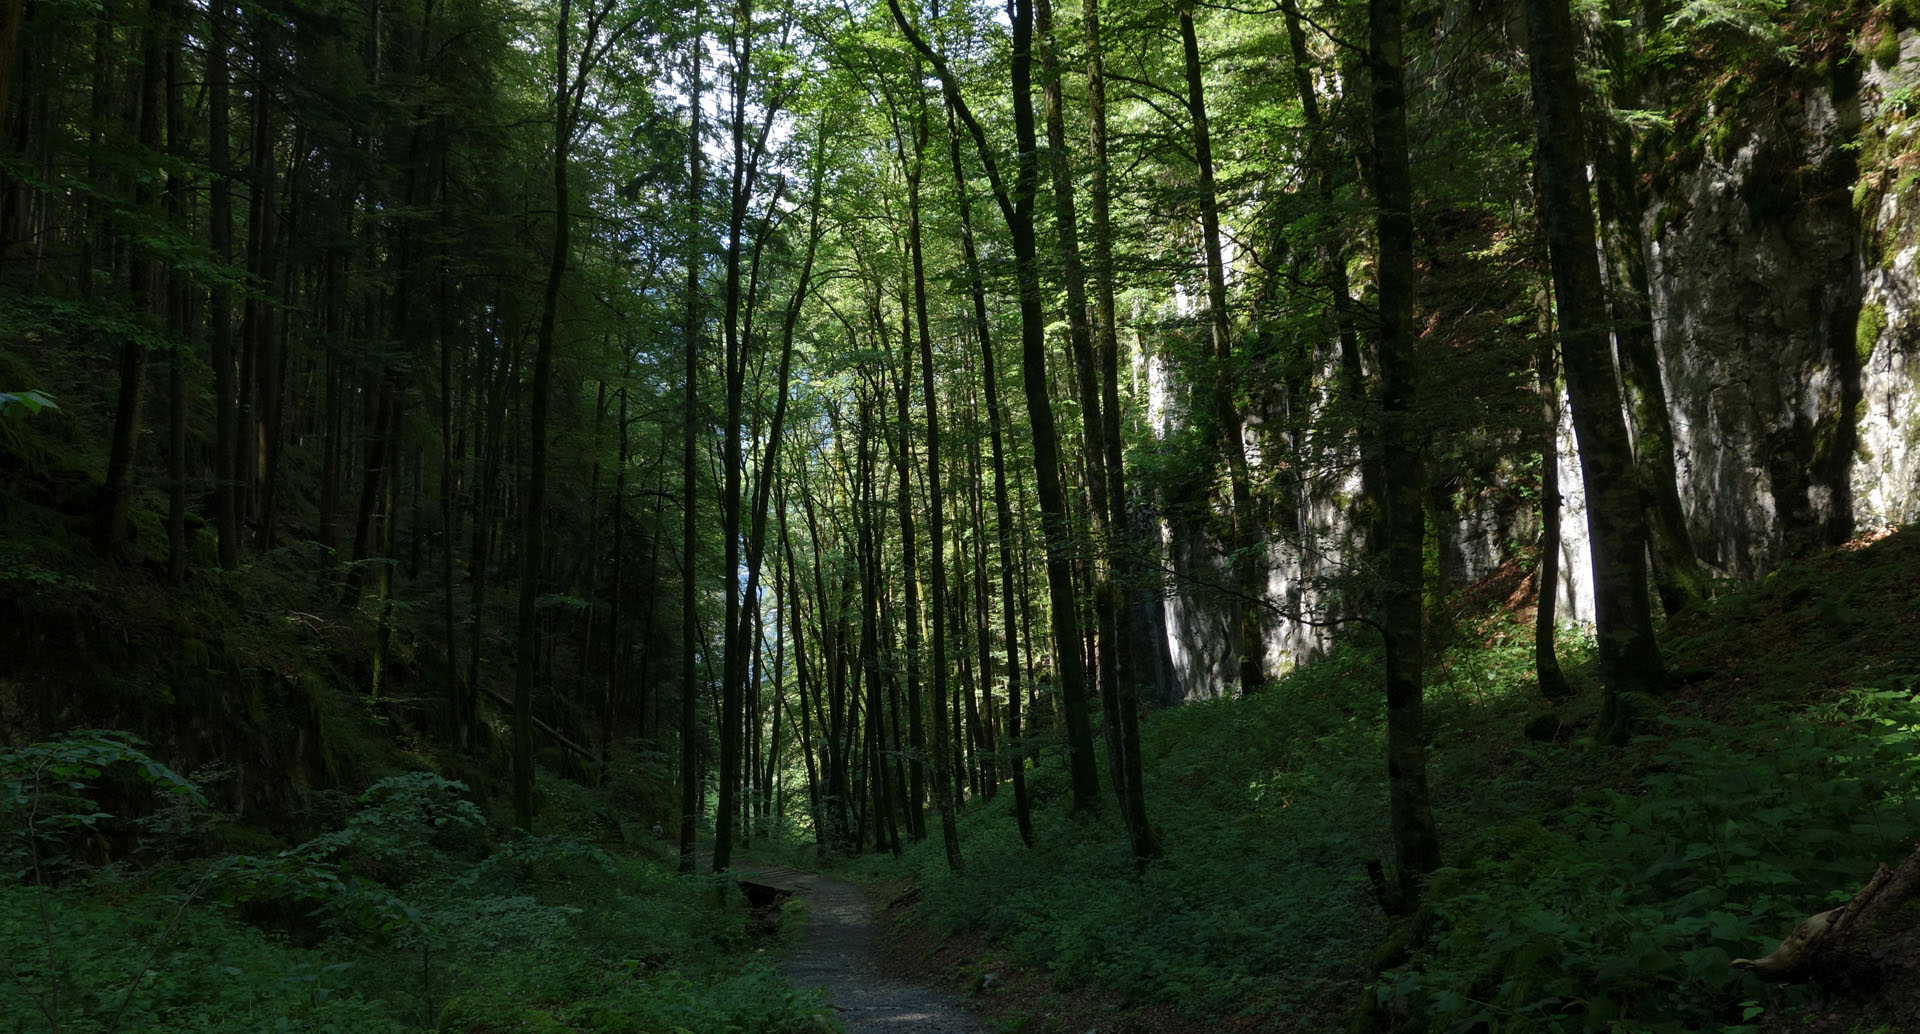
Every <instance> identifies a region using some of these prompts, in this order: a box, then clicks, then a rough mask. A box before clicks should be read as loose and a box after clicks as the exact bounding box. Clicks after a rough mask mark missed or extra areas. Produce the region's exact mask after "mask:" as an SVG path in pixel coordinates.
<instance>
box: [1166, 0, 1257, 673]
mask: <svg viewBox="0 0 1920 1034" xmlns="http://www.w3.org/2000/svg"><path fill="white" fill-rule="evenodd" d="M1180 44H1181V50H1182V52H1183V53H1184V54H1185V57H1186V71H1187V113H1188V116H1189V117H1190V118H1191V119H1192V120H1193V154H1194V165H1195V169H1196V172H1197V173H1198V178H1199V183H1198V186H1197V193H1198V196H1199V201H1200V236H1201V240H1202V242H1203V243H1204V245H1205V250H1206V264H1207V310H1208V312H1207V315H1208V319H1209V324H1210V326H1211V329H1212V334H1213V355H1212V362H1211V364H1210V365H1211V366H1212V376H1211V378H1210V380H1209V384H1210V387H1211V398H1212V405H1213V419H1214V420H1215V421H1216V422H1217V423H1218V425H1219V426H1218V428H1217V431H1218V433H1219V435H1220V448H1221V452H1222V453H1223V454H1224V456H1225V457H1226V461H1227V483H1228V495H1229V503H1230V509H1231V513H1232V516H1233V542H1232V546H1233V561H1232V567H1233V583H1234V589H1235V590H1236V591H1237V592H1238V593H1239V594H1240V601H1239V603H1240V628H1239V642H1238V643H1237V644H1236V647H1235V649H1236V651H1237V653H1238V655H1239V660H1238V670H1239V676H1240V692H1241V693H1243V694H1244V693H1252V692H1255V691H1256V690H1258V689H1259V688H1260V687H1261V686H1262V685H1263V684H1265V682H1266V678H1267V676H1266V652H1267V646H1266V632H1265V596H1266V563H1265V561H1264V560H1263V559H1262V557H1261V550H1262V549H1263V548H1264V546H1263V545H1262V541H1261V540H1262V536H1261V534H1260V529H1259V522H1258V517H1257V515H1256V514H1255V512H1254V506H1253V482H1252V479H1251V478H1250V477H1249V475H1248V473H1247V447H1246V441H1245V438H1244V436H1243V432H1242V430H1241V423H1240V409H1239V406H1237V405H1236V404H1235V402H1234V398H1233V391H1234V389H1233V384H1234V378H1233V323H1232V320H1231V319H1230V317H1229V314H1228V312H1227V273H1226V264H1225V261H1224V259H1223V257H1222V253H1221V246H1220V201H1219V196H1218V194H1217V192H1216V190H1215V187H1214V180H1213V139H1212V133H1211V132H1210V131H1209V130H1208V127H1207V99H1206V91H1205V88H1204V86H1203V84H1202V79H1201V68H1200V42H1199V39H1198V37H1197V36H1195V34H1194V31H1193V8H1191V7H1189V6H1185V5H1183V6H1182V7H1181V8H1180Z"/></svg>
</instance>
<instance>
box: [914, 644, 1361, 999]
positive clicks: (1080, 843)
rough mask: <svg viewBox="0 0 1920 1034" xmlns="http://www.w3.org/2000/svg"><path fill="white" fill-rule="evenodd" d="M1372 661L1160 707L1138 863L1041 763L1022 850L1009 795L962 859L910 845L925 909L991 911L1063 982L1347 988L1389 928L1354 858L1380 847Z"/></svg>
mask: <svg viewBox="0 0 1920 1034" xmlns="http://www.w3.org/2000/svg"><path fill="white" fill-rule="evenodd" d="M1376 663H1377V652H1376V651H1373V650H1370V649H1343V650H1340V651H1336V652H1335V653H1334V654H1333V655H1332V657H1331V658H1330V659H1329V660H1327V661H1325V662H1323V663H1321V664H1318V665H1314V666H1311V667H1308V668H1306V669H1304V670H1303V671H1301V672H1299V673H1297V674H1295V675H1293V676H1291V677H1289V678H1287V679H1285V680H1283V681H1282V682H1280V683H1278V684H1277V685H1276V686H1274V687H1273V688H1272V689H1270V690H1269V691H1268V692H1266V693H1263V694H1261V695H1259V696H1257V697H1252V698H1248V699H1244V700H1235V701H1210V702H1204V703H1197V704H1192V705H1188V706H1186V707H1182V708H1180V709H1178V710H1174V711H1168V712H1160V713H1156V714H1154V715H1153V716H1152V719H1151V721H1149V722H1147V723H1146V724H1145V725H1144V726H1143V727H1142V739H1143V742H1142V751H1143V758H1144V762H1145V765H1146V779H1147V786H1146V790H1147V799H1148V801H1149V807H1150V809H1151V812H1152V817H1153V820H1154V823H1155V829H1156V831H1157V832H1158V834H1159V836H1160V838H1161V840H1162V842H1163V844H1164V845H1165V849H1166V857H1165V859H1164V860H1163V861H1160V862H1156V863H1154V864H1153V865H1152V866H1150V867H1149V868H1148V869H1147V870H1146V871H1145V872H1144V873H1140V874H1137V873H1136V871H1135V869H1134V866H1133V862H1132V859H1131V858H1130V857H1129V856H1128V854H1127V851H1126V847H1125V844H1126V841H1125V838H1124V837H1122V836H1120V835H1119V833H1118V832H1117V831H1116V829H1115V826H1116V824H1117V821H1118V820H1117V817H1116V816H1115V815H1114V814H1113V809H1112V806H1111V802H1110V801H1107V802H1104V803H1105V807H1104V809H1103V812H1102V814H1101V815H1100V817H1099V818H1098V819H1090V818H1076V817H1071V816H1068V815H1066V814H1064V805H1065V774H1064V772H1063V771H1062V770H1061V769H1060V768H1059V767H1057V766H1055V765H1053V764H1048V765H1045V766H1043V767H1041V768H1040V769H1038V770H1036V771H1034V772H1033V773H1031V775H1030V782H1029V785H1030V787H1031V789H1032V792H1033V794H1034V797H1035V799H1036V800H1041V801H1046V800H1052V801H1054V802H1055V803H1054V804H1053V805H1052V806H1050V807H1046V808H1043V809H1041V810H1039V811H1038V812H1037V813H1036V814H1035V816H1034V821H1035V825H1036V841H1037V842H1036V845H1035V847H1033V848H1032V849H1031V850H1029V849H1027V848H1026V847H1024V846H1023V845H1022V844H1021V842H1020V840H1019V837H1018V833H1017V831H1016V829H1015V826H1014V823H1013V820H1012V816H1011V811H1010V807H1011V800H1010V798H1011V795H1010V794H1006V793H1002V794H1000V795H999V796H998V797H997V798H996V800H995V801H994V802H993V803H991V804H989V805H986V806H984V807H983V808H982V809H981V810H980V811H979V812H978V813H976V814H974V815H971V816H970V817H969V820H968V822H967V824H966V826H965V828H964V830H963V833H962V836H963V839H964V841H965V843H966V845H967V862H968V868H967V872H966V874H965V875H964V876H953V875H950V874H948V873H947V871H946V867H945V862H944V859H943V857H942V856H941V854H940V850H939V847H938V844H937V842H936V841H933V840H930V841H929V843H927V844H922V845H919V846H918V847H916V848H915V849H913V851H912V852H911V853H910V854H909V855H908V858H907V861H908V863H909V864H910V865H912V866H914V867H915V868H916V869H917V870H918V872H919V877H920V880H921V881H922V886H923V888H924V893H923V904H922V905H921V907H920V911H919V917H920V918H921V919H924V920H925V921H928V922H930V923H932V924H933V926H934V927H935V928H936V929H938V930H941V931H955V930H959V929H963V928H977V929H983V930H985V931H986V932H987V933H989V934H991V935H993V936H994V937H995V938H996V939H997V940H999V941H1000V942H1001V943H1003V944H1004V945H1006V947H1007V949H1008V951H1009V952H1010V953H1011V955H1012V956H1013V958H1014V960H1015V961H1016V962H1019V963H1021V964H1024V965H1026V966H1030V967H1034V968H1039V969H1044V970H1047V971H1050V972H1051V973H1052V974H1053V976H1054V979H1055V981H1056V983H1057V984H1058V985H1060V986H1062V987H1067V986H1077V985H1093V986H1097V987H1103V988H1109V989H1112V990H1114V991H1116V992H1118V993H1119V994H1120V995H1121V996H1123V997H1124V998H1125V999H1126V1000H1127V1001H1129V1002H1175V1003H1179V1004H1180V1005H1181V1006H1182V1007H1183V1008H1185V1009H1188V1010H1191V1011H1193V1012H1194V1013H1197V1014H1212V1015H1219V1014H1230V1013H1233V1012H1237V1011H1239V1010H1241V1009H1243V1008H1248V1007H1252V1006H1255V1005H1261V1006H1267V1007H1272V1008H1275V1009H1276V1010H1281V1009H1286V1010H1294V1009H1301V1008H1306V1007H1308V1006H1309V1005H1310V1004H1312V1003H1315V1002H1318V1001H1324V1000H1325V999H1326V998H1327V997H1328V996H1329V995H1337V994H1339V991H1338V989H1339V988H1341V987H1343V986H1344V985H1345V983H1346V981H1347V980H1349V979H1350V977H1351V965H1352V963H1351V960H1352V958H1353V957H1355V956H1356V955H1359V954H1362V953H1364V951H1365V948H1366V946H1367V945H1368V944H1370V943H1371V942H1372V941H1373V940H1374V939H1375V938H1376V937H1377V935H1378V931H1379V929H1380V920H1379V917H1378V913H1377V911H1376V910H1375V909H1374V907H1373V905H1372V903H1371V901H1370V900H1369V897H1368V891H1367V888H1366V880H1365V876H1364V874H1363V872H1362V870H1361V868H1360V866H1359V864H1358V863H1357V861H1356V859H1364V858H1368V857H1375V856H1378V855H1379V854H1380V853H1381V852H1382V851H1383V850H1385V848H1386V844H1385V832H1386V807H1385V804H1386V802H1385V798H1384V795H1383V794H1382V793H1381V792H1380V782H1379V765H1378V762H1377V758H1378V757H1379V756H1380V752H1381V750H1382V749H1383V748H1382V746H1381V740H1380V734H1379V730H1378V727H1377V723H1378V720H1379V717H1380V708H1379V706H1378V703H1377V694H1373V693H1362V692H1355V689H1354V686H1353V685H1352V683H1351V681H1350V680H1351V679H1352V678H1353V677H1354V676H1355V675H1357V674H1358V673H1360V672H1363V671H1365V670H1367V669H1368V668H1369V667H1370V666H1371V665H1373V664H1376ZM930 845H931V846H930Z"/></svg>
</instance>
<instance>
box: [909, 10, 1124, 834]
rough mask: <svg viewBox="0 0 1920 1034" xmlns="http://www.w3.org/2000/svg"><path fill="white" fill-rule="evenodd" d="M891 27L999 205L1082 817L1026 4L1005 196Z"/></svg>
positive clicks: (913, 36) (1085, 781) (1072, 624)
mask: <svg viewBox="0 0 1920 1034" xmlns="http://www.w3.org/2000/svg"><path fill="white" fill-rule="evenodd" d="M887 3H888V7H889V9H890V10H891V11H892V13H893V18H894V22H895V24H896V25H898V26H899V28H900V30H901V32H902V34H904V35H905V36H906V37H907V40H908V42H909V43H910V44H912V46H913V48H914V49H915V50H917V51H919V52H920V54H921V56H922V57H925V58H927V59H928V60H929V61H930V62H931V63H932V64H933V66H934V69H935V71H936V73H937V74H938V75H939V77H940V83H941V89H942V90H944V91H945V93H946V96H947V99H948V102H949V103H951V104H952V105H953V108H954V113H955V114H957V115H958V116H959V117H960V120H961V121H962V122H963V123H964V124H965V125H966V127H967V131H968V132H969V133H970V134H971V135H972V137H973V141H974V146H975V147H976V149H977V150H978V151H979V153H980V159H981V163H982V164H983V165H984V166H985V167H986V171H987V177H988V179H989V181H990V182H991V183H992V184H993V193H994V200H995V201H997V202H998V203H999V205H1000V212H1001V215H1002V216H1003V217H1004V218H1005V220H1006V223H1007V227H1008V230H1009V231H1010V234H1011V236H1012V238H1013V253H1014V260H1015V278H1016V280H1017V281H1018V283H1019V295H1020V352H1021V357H1022V358H1021V368H1022V373H1023V375H1024V377H1025V384H1024V387H1025V391H1026V396H1027V422H1028V425H1029V427H1030V429H1031V433H1032V438H1033V466H1034V483H1035V489H1036V491H1037V493H1038V495H1039V497H1040V523H1041V532H1042V534H1043V535H1044V536H1045V539H1046V555H1047V561H1046V565H1047V596H1048V600H1049V603H1050V604H1051V606H1050V612H1051V618H1052V624H1053V639H1054V649H1055V656H1056V658H1057V659H1058V661H1059V683H1060V700H1061V711H1062V713H1063V715H1064V717H1065V721H1066V727H1067V730H1066V731H1067V772H1068V776H1069V779H1070V781H1071V784H1072V788H1073V808H1074V810H1075V811H1085V810H1087V809H1090V808H1093V807H1095V805H1096V803H1097V802H1098V799H1099V793H1100V782H1099V775H1098V773H1097V771H1096V770H1095V764H1094V760H1093V726H1092V722H1091V721H1090V719H1089V716H1088V714H1087V684H1086V667H1085V664H1084V662H1083V661H1082V659H1081V657H1080V653H1079V650H1078V647H1077V645H1076V644H1078V643H1079V642H1080V615H1079V612H1078V611H1077V609H1076V606H1077V604H1076V602H1075V599H1074V585H1073V543H1072V533H1071V527H1070V524H1069V521H1068V518H1067V498H1066V492H1065V490H1064V489H1063V487H1062V485H1061V483H1060V437H1059V433H1058V431H1057V430H1056V428H1055V425H1054V420H1053V403H1052V400H1051V399H1050V398H1049V397H1048V395H1047V341H1046V323H1045V318H1046V317H1045V313H1044V311H1043V305H1042V301H1043V299H1042V296H1041V288H1040V265H1039V249H1038V243H1037V239H1036V236H1035V234H1034V218H1033V211H1034V205H1035V200H1036V196H1037V193H1038V186H1039V155H1038V142H1037V140H1036V133H1035V123H1034V116H1033V5H1032V3H1031V0H1013V4H1012V10H1011V11H1010V14H1011V16H1012V17H1011V21H1012V23H1013V54H1012V57H1013V64H1012V69H1011V71H1012V85H1013V121H1014V138H1015V146H1016V148H1017V149H1018V158H1017V162H1018V164H1017V172H1016V174H1015V182H1014V186H1013V189H1012V190H1011V191H1009V190H1008V189H1007V187H1006V184H1005V182H1004V180H1002V178H1001V176H1000V172H999V168H998V166H997V165H996V164H995V163H994V161H993V156H992V151H991V149H990V148H989V147H988V146H987V141H986V133H985V131H984V130H982V129H981V128H980V124H979V122H978V120H976V119H975V118H974V117H973V114H972V112H971V110H970V109H968V108H967V106H966V102H965V101H964V100H963V99H962V97H961V94H960V86H959V83H958V82H957V81H956V80H955V79H954V77H953V73H952V72H951V71H950V70H949V69H948V68H947V66H946V62H945V61H944V60H943V59H942V58H941V57H940V56H939V54H938V53H936V52H935V51H934V50H933V48H931V47H929V46H928V45H927V42H926V40H925V39H924V38H922V37H921V36H920V34H919V33H918V32H917V31H915V29H914V28H913V26H912V25H911V24H910V23H909V22H908V21H907V17H906V14H905V12H903V11H902V10H901V9H900V6H899V0H887Z"/></svg>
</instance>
